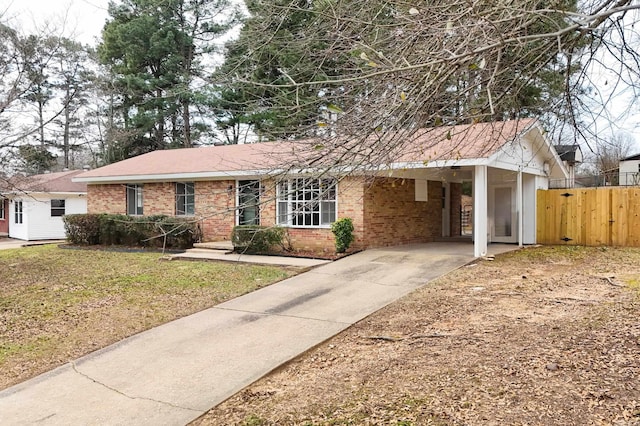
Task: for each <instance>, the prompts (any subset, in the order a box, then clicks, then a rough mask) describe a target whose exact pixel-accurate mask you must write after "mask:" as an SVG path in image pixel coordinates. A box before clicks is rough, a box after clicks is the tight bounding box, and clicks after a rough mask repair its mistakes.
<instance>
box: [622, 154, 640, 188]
mask: <svg viewBox="0 0 640 426" xmlns="http://www.w3.org/2000/svg"><path fill="white" fill-rule="evenodd" d="M619 173H620V176H619V177H620V180H619V181H618V182H619V185H621V186H630V185H640V154H636V155H632V156H630V157H627V158H623V159H622V160H620V171H619Z"/></svg>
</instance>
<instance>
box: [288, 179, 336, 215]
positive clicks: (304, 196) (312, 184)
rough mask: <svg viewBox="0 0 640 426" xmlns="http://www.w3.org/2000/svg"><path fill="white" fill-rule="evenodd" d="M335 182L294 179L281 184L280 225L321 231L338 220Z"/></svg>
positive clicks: (331, 180) (330, 180)
mask: <svg viewBox="0 0 640 426" xmlns="http://www.w3.org/2000/svg"><path fill="white" fill-rule="evenodd" d="M336 185H337V184H336V180H335V179H310V178H301V179H291V180H287V181H283V182H280V183H279V184H278V202H277V210H278V211H277V218H278V224H280V225H290V226H300V227H315V226H317V227H321V226H329V225H330V224H331V223H333V222H335V220H336V211H337V209H336V192H337V191H336Z"/></svg>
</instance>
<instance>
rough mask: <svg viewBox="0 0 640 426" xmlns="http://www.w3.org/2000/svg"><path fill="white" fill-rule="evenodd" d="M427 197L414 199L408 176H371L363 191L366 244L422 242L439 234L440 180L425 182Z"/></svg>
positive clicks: (380, 245)
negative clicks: (404, 177)
mask: <svg viewBox="0 0 640 426" xmlns="http://www.w3.org/2000/svg"><path fill="white" fill-rule="evenodd" d="M428 194H429V201H427V202H421V201H415V181H414V180H412V179H397V178H375V179H373V180H372V181H369V182H368V184H367V186H366V187H365V193H364V229H365V233H364V235H365V236H364V240H365V245H366V247H382V246H392V245H398V244H410V243H424V242H429V241H433V240H434V239H435V238H437V237H439V236H441V235H442V184H441V183H440V182H439V181H429V183H428Z"/></svg>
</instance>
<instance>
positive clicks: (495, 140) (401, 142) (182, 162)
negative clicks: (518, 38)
mask: <svg viewBox="0 0 640 426" xmlns="http://www.w3.org/2000/svg"><path fill="white" fill-rule="evenodd" d="M534 122H535V120H533V119H526V120H517V121H516V120H513V121H505V122H495V123H477V124H472V125H458V126H442V127H437V128H433V129H421V130H418V131H414V132H411V133H410V132H408V131H405V132H397V133H394V134H388V133H387V134H384V135H381V136H380V137H376V136H370V137H368V138H366V139H365V140H360V141H357V140H355V139H346V138H343V139H341V138H333V139H328V140H323V139H308V140H300V141H279V142H264V143H254V144H244V145H223V146H206V147H200V148H183V149H173V150H165V151H153V152H150V153H147V154H143V155H140V156H137V157H133V158H129V159H127V160H123V161H120V162H117V163H114V164H110V165H107V166H104V167H100V168H97V169H94V170H91V171H88V172H85V173H83V174H81V175H79V176H78V178H80V179H82V180H83V181H89V182H91V181H92V180H94V179H97V180H100V179H104V178H110V177H112V178H116V177H121V176H127V177H132V178H135V177H140V178H141V179H142V178H143V177H145V176H151V175H153V176H159V175H179V174H185V173H192V174H193V173H221V174H223V173H226V174H228V175H229V176H233V175H234V173H236V174H237V173H239V172H249V171H266V170H272V169H288V168H290V167H295V168H307V167H318V166H319V165H322V164H329V163H331V162H333V163H337V164H340V165H342V166H350V165H361V164H367V165H370V166H371V165H376V164H377V165H381V164H393V163H406V162H429V161H434V160H459V159H481V158H487V157H490V156H491V155H492V154H494V153H495V152H496V151H497V150H498V149H499V148H500V147H502V146H503V145H504V144H505V143H507V142H509V141H512V140H514V139H515V138H516V137H517V136H518V135H519V134H520V133H522V132H523V131H524V130H525V129H526V128H528V127H530V126H531V125H532V124H533V123H534ZM388 147H389V148H388ZM387 148H388V152H386V151H387Z"/></svg>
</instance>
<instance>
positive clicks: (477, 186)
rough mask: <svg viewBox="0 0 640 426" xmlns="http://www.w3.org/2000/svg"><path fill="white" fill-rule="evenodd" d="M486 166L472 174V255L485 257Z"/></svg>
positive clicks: (477, 167) (486, 220)
mask: <svg viewBox="0 0 640 426" xmlns="http://www.w3.org/2000/svg"><path fill="white" fill-rule="evenodd" d="M488 194H489V193H488V191H487V166H475V169H474V172H473V255H474V256H475V257H481V256H486V255H487V222H488V218H487V199H488Z"/></svg>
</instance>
